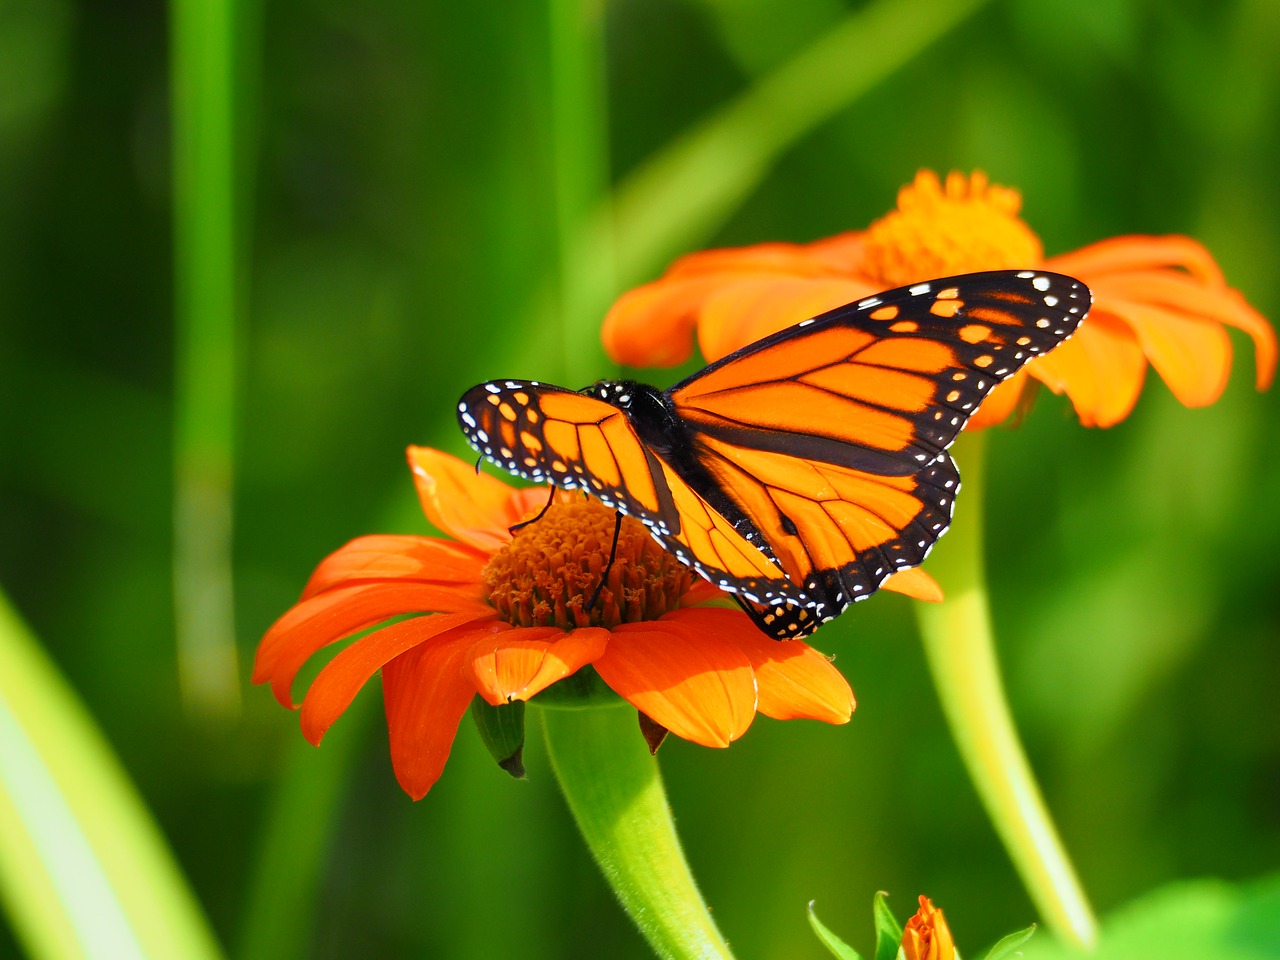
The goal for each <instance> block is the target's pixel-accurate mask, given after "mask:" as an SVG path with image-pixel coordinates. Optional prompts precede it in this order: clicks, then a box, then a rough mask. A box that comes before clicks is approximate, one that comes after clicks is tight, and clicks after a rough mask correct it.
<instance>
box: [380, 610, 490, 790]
mask: <svg viewBox="0 0 1280 960" xmlns="http://www.w3.org/2000/svg"><path fill="white" fill-rule="evenodd" d="M474 641H475V637H474V636H469V635H467V634H466V632H465V631H459V632H458V633H457V634H454V635H453V636H452V638H451V639H450V640H449V641H447V642H444V643H421V644H419V645H418V646H416V647H414V648H413V649H412V650H409V651H408V652H407V653H404V654H402V655H401V656H399V657H397V658H396V659H394V660H392V661H391V662H390V663H388V664H387V665H386V666H384V667H383V668H382V698H383V701H384V704H385V706H386V712H387V732H388V734H389V735H390V740H391V765H392V767H394V768H395V772H396V780H398V781H399V782H400V786H401V787H403V788H404V791H405V793H407V794H409V796H411V797H413V799H415V800H421V799H422V798H423V797H424V796H425V795H426V793H427V791H428V790H430V789H431V785H432V784H434V783H435V782H436V780H438V779H439V778H440V774H441V772H442V771H443V770H444V764H445V761H446V760H448V759H449V750H450V748H452V746H453V738H454V737H455V736H456V735H457V733H458V724H459V723H460V722H461V720H462V715H463V714H464V713H466V712H467V707H468V706H470V704H471V698H472V697H473V696H474V694H475V690H474V689H473V688H472V686H471V683H470V681H469V680H468V679H467V678H466V677H464V676H463V673H462V670H461V663H462V660H463V657H464V656H465V655H466V652H467V650H468V649H469V648H470V646H471V644H472V643H473V642H474Z"/></svg>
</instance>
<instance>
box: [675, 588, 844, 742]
mask: <svg viewBox="0 0 1280 960" xmlns="http://www.w3.org/2000/svg"><path fill="white" fill-rule="evenodd" d="M741 618H742V614H741V613H738V612H737V611H733V610H715V609H711V608H703V609H701V610H686V611H682V612H681V614H680V621H681V623H682V624H684V625H686V626H687V627H689V628H693V629H696V630H699V631H702V632H703V633H705V634H709V635H713V636H715V637H717V638H718V639H721V640H724V641H725V642H728V643H732V644H733V645H734V646H736V647H737V648H738V649H739V650H741V651H742V652H743V653H745V654H746V655H747V658H748V659H749V660H750V661H751V668H752V670H753V671H754V673H755V677H756V690H757V696H758V704H757V707H756V709H757V710H759V711H760V712H761V713H763V714H764V715H765V716H767V717H773V718H774V719H775V720H798V719H808V720H821V721H823V722H824V723H847V722H848V721H849V717H850V715H851V714H852V713H853V708H854V706H855V703H854V698H853V691H852V690H851V689H850V688H849V681H847V680H846V679H845V678H844V676H843V675H842V674H841V673H840V671H839V670H837V669H836V668H835V667H834V666H833V665H832V663H831V661H830V660H828V659H827V658H826V657H825V656H823V655H822V654H821V653H819V652H818V651H817V650H815V649H813V647H811V646H809V645H808V644H806V643H803V642H801V641H799V640H773V639H770V638H769V637H766V636H765V635H764V634H763V633H761V632H760V631H759V630H756V629H754V628H753V627H750V626H749V625H747V624H745V623H743V622H741Z"/></svg>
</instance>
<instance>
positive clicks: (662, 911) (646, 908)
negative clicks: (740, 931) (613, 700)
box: [538, 705, 732, 960]
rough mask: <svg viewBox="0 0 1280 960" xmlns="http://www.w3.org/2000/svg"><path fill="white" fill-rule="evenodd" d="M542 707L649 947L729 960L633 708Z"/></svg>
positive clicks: (558, 763)
mask: <svg viewBox="0 0 1280 960" xmlns="http://www.w3.org/2000/svg"><path fill="white" fill-rule="evenodd" d="M538 712H539V713H540V714H541V715H542V718H543V729H544V732H545V735H546V740H547V749H548V752H549V753H550V755H551V764H552V767H553V769H554V770H555V773H556V778H557V779H558V780H559V781H560V789H561V790H562V791H563V792H564V795H565V799H566V800H567V801H568V802H569V809H570V810H571V811H572V812H573V817H574V819H575V820H576V821H577V823H578V829H580V830H581V831H582V836H583V838H584V839H585V840H586V841H587V846H588V847H590V848H591V853H592V855H593V856H594V857H595V858H596V862H597V863H598V864H599V865H600V869H601V870H603V871H604V875H605V878H606V879H607V880H608V881H609V885H610V886H611V887H613V890H614V893H616V894H617V896H618V899H619V900H620V901H621V902H622V906H623V909H625V910H626V911H627V913H628V914H630V916H631V919H632V920H634V921H635V923H636V926H638V927H639V928H640V932H641V933H642V934H644V937H645V939H646V940H648V941H649V945H650V946H651V947H653V949H654V951H655V952H656V953H657V954H658V956H660V957H671V958H680V960H684V958H693V957H703V958H705V957H719V958H729V957H732V954H731V953H730V952H729V945H728V944H727V943H725V941H724V938H723V937H722V936H721V935H720V931H719V930H717V929H716V926H715V924H714V923H713V922H712V920H711V914H710V913H709V912H708V910H707V905H706V903H705V902H703V899H702V895H701V894H700V893H699V892H698V888H697V886H696V885H695V884H694V881H693V876H692V874H690V872H689V865H688V863H687V862H686V861H685V858H684V852H683V850H681V848H680V841H679V839H678V838H677V837H676V831H675V825H674V824H673V823H672V820H671V808H670V806H669V805H668V804H667V797H666V792H665V791H664V790H663V787H662V777H661V775H660V774H659V772H658V764H657V762H656V761H655V760H654V759H653V757H651V756H649V752H648V750H647V749H646V748H645V744H644V740H643V739H642V738H641V736H640V731H639V729H638V727H637V725H636V713H635V709H634V708H632V707H630V706H627V705H619V706H607V707H595V708H592V709H585V710H584V709H562V708H555V707H552V708H545V709H542V710H540V711H538Z"/></svg>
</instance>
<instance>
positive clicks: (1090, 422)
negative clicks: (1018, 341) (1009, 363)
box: [1026, 306, 1147, 427]
mask: <svg viewBox="0 0 1280 960" xmlns="http://www.w3.org/2000/svg"><path fill="white" fill-rule="evenodd" d="M1026 369H1027V372H1029V373H1030V374H1031V375H1032V376H1033V377H1035V378H1036V379H1037V380H1039V381H1040V382H1041V383H1043V384H1045V386H1047V387H1048V388H1049V389H1050V390H1052V391H1053V392H1054V393H1065V394H1066V395H1067V396H1069V397H1070V398H1071V403H1072V405H1073V406H1074V407H1075V410H1076V415H1077V416H1078V417H1079V418H1080V423H1081V424H1083V425H1084V426H1086V427H1110V426H1114V425H1115V424H1117V423H1119V422H1120V421H1121V420H1123V419H1124V418H1125V417H1127V416H1128V415H1129V411H1130V410H1132V409H1133V405H1134V404H1135V403H1137V402H1138V394H1140V393H1141V392H1142V381H1143V377H1144V376H1145V374H1146V369H1147V361H1146V357H1145V356H1143V353H1142V347H1141V346H1140V345H1139V344H1138V339H1137V337H1136V335H1135V334H1134V332H1133V330H1132V329H1131V328H1130V327H1129V325H1128V324H1126V323H1124V322H1122V321H1121V320H1118V319H1117V318H1116V317H1113V316H1112V315H1111V314H1109V313H1107V312H1106V311H1104V310H1100V309H1098V308H1097V307H1096V306H1095V307H1094V309H1093V311H1092V312H1091V313H1090V314H1089V316H1088V317H1087V318H1086V319H1085V321H1084V323H1082V324H1080V329H1079V330H1077V331H1076V333H1075V336H1073V337H1072V338H1071V339H1070V340H1068V341H1066V342H1065V343H1063V344H1062V345H1061V346H1059V347H1056V348H1055V349H1054V350H1052V351H1051V352H1050V353H1048V354H1046V355H1045V356H1043V357H1037V358H1036V359H1035V360H1032V361H1031V363H1029V364H1028V365H1027V367H1026Z"/></svg>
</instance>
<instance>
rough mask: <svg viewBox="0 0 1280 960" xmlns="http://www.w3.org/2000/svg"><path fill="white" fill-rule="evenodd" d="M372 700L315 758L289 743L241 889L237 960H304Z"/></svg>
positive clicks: (297, 740)
mask: <svg viewBox="0 0 1280 960" xmlns="http://www.w3.org/2000/svg"><path fill="white" fill-rule="evenodd" d="M378 707H379V703H378V698H377V697H369V696H365V697H357V698H356V699H355V700H354V701H353V702H352V704H351V706H350V707H348V708H347V710H346V712H345V713H344V714H343V717H342V723H339V724H336V725H335V726H334V727H333V729H332V730H330V731H329V732H328V733H327V734H326V735H325V738H324V749H323V750H317V749H316V748H315V747H314V746H312V745H311V744H310V743H308V742H307V741H305V740H303V739H302V738H301V737H293V738H292V740H291V746H290V748H289V757H288V759H287V761H286V762H285V766H284V769H283V770H282V771H281V773H280V776H279V777H277V778H276V782H275V785H274V789H273V791H272V795H271V799H270V802H269V804H268V806H267V814H266V816H265V817H264V818H263V822H262V823H261V824H259V826H258V829H257V834H258V844H257V848H256V852H255V859H254V862H253V865H252V868H251V870H250V872H249V877H248V882H247V885H246V897H245V908H244V922H243V924H242V926H241V929H240V935H239V937H238V938H237V940H238V946H237V949H236V953H235V956H236V957H237V958H238V960H293V958H295V957H303V956H306V955H307V952H308V950H309V949H310V948H311V946H312V937H313V935H314V930H315V911H316V899H317V898H316V892H317V890H318V889H319V888H320V885H321V883H322V882H323V880H324V876H325V869H324V868H325V863H326V857H327V854H328V852H329V844H330V841H331V840H332V838H333V835H334V830H335V827H336V821H337V818H338V811H339V809H340V808H341V802H342V800H343V798H344V797H345V796H346V794H347V788H348V787H349V786H350V779H349V773H350V769H351V765H352V762H353V757H354V756H355V754H356V752H357V750H358V749H359V748H360V747H362V746H364V745H365V744H366V743H368V741H369V732H370V730H371V728H372V727H373V725H374V722H375V720H377V719H378V718H380V717H381V716H382V713H381V711H380V710H379V709H378Z"/></svg>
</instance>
